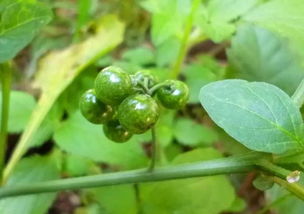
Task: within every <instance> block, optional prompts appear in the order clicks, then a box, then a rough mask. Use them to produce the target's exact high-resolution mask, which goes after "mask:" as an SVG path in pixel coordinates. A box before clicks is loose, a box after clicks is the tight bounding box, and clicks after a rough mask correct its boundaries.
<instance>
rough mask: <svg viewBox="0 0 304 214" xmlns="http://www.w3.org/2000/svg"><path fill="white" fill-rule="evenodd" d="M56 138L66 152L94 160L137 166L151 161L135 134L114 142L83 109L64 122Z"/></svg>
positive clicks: (128, 166) (122, 165)
mask: <svg viewBox="0 0 304 214" xmlns="http://www.w3.org/2000/svg"><path fill="white" fill-rule="evenodd" d="M54 139H55V141H56V143H57V145H58V146H59V147H60V148H61V149H63V150H64V151H67V152H69V153H71V154H74V155H80V156H83V157H87V158H90V159H91V160H94V161H99V162H105V163H109V164H115V165H117V166H121V167H124V168H136V167H140V166H145V165H146V163H147V158H146V156H145V154H144V151H143V149H142V148H141V145H140V144H139V143H138V142H136V138H135V137H133V139H131V140H130V141H129V142H126V143H123V144H121V143H115V142H113V141H110V140H108V139H107V138H106V137H105V135H104V133H103V131H102V126H101V125H93V124H91V123H89V122H88V121H86V119H85V118H84V117H83V116H82V115H81V114H80V112H79V111H78V112H76V113H75V114H73V115H71V117H70V118H69V119H68V120H67V121H65V122H64V123H63V124H62V126H61V127H60V128H59V129H58V130H57V131H56V132H55V135H54Z"/></svg>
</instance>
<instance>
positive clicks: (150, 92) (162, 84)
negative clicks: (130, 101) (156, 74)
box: [147, 82, 167, 96]
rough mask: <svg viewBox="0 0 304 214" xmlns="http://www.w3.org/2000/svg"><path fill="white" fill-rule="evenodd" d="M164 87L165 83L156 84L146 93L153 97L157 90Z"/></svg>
mask: <svg viewBox="0 0 304 214" xmlns="http://www.w3.org/2000/svg"><path fill="white" fill-rule="evenodd" d="M165 85H167V83H166V82H161V83H158V84H156V85H154V86H153V87H152V88H150V89H149V90H148V92H147V93H148V94H150V95H151V96H153V94H154V93H155V92H156V91H157V89H159V88H161V87H163V86H165Z"/></svg>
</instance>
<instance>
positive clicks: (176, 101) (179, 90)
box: [156, 80, 189, 109]
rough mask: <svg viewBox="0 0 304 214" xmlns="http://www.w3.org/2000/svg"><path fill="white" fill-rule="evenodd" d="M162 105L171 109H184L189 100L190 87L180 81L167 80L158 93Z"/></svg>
mask: <svg viewBox="0 0 304 214" xmlns="http://www.w3.org/2000/svg"><path fill="white" fill-rule="evenodd" d="M156 94H157V98H158V100H159V101H160V102H161V104H162V105H163V106H164V107H166V108H169V109H180V108H182V107H184V106H185V105H186V103H187V101H188V98H189V89H188V86H187V85H186V84H185V83H183V82H182V81H179V80H166V81H165V82H164V86H162V87H161V88H159V89H158V90H157V92H156Z"/></svg>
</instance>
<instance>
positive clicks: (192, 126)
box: [173, 118, 217, 146]
mask: <svg viewBox="0 0 304 214" xmlns="http://www.w3.org/2000/svg"><path fill="white" fill-rule="evenodd" d="M173 130H174V136H175V138H176V139H177V140H178V142H179V143H181V144H183V145H187V146H200V145H204V146H206V145H210V144H212V143H213V142H215V141H216V140H217V134H216V132H215V131H213V130H212V129H210V128H208V127H206V126H204V125H203V124H198V123H196V122H194V121H193V120H191V119H186V118H179V119H178V120H176V121H175V124H174V127H173Z"/></svg>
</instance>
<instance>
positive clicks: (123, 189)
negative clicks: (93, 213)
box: [88, 185, 138, 214]
mask: <svg viewBox="0 0 304 214" xmlns="http://www.w3.org/2000/svg"><path fill="white" fill-rule="evenodd" d="M88 192H89V193H90V194H91V195H92V196H93V197H94V200H96V201H97V202H98V203H99V205H100V207H101V210H102V211H103V212H101V213H107V214H122V213H123V214H137V213H138V212H137V201H136V196H135V189H134V186H133V185H120V186H109V187H101V188H94V189H90V190H88ZM118 202H119V205H118Z"/></svg>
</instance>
